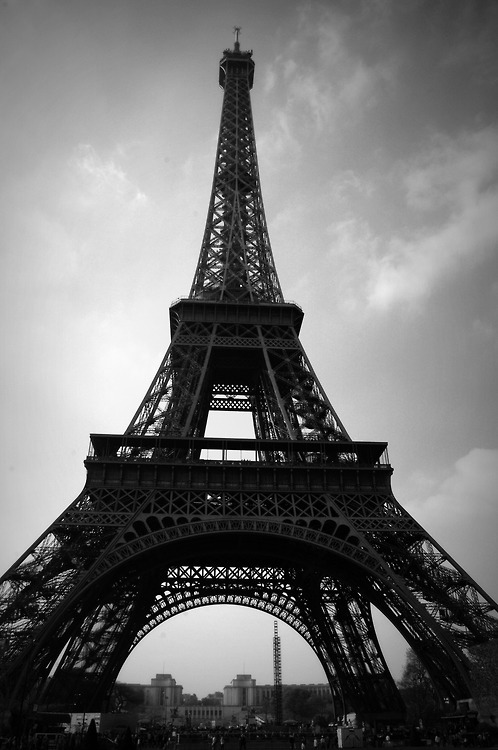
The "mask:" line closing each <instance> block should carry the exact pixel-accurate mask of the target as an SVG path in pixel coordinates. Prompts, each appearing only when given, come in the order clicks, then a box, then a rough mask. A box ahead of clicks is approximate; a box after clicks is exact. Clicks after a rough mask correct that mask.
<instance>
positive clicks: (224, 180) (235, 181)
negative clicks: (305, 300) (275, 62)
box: [190, 26, 283, 302]
mask: <svg viewBox="0 0 498 750" xmlns="http://www.w3.org/2000/svg"><path fill="white" fill-rule="evenodd" d="M234 32H235V48H234V49H233V50H225V52H224V55H223V58H222V59H221V61H220V77H219V81H220V86H221V87H222V88H223V89H224V91H225V94H224V98H223V108H222V113H221V123H220V132H219V139H218V148H217V152H216V164H215V170H214V179H213V187H212V191H211V200H210V203H209V210H208V216H207V221H206V229H205V231H204V237H203V240H202V247H201V252H200V256H199V262H198V265H197V270H196V273H195V277H194V281H193V284H192V289H191V291H190V296H191V297H194V298H197V299H209V300H218V301H222V300H223V301H238V302H283V295H282V291H281V289H280V284H279V281H278V277H277V272H276V269H275V264H274V261H273V255H272V251H271V247H270V239H269V237H268V230H267V226H266V218H265V213H264V208H263V199H262V196H261V185H260V181H259V171H258V162H257V157H256V142H255V137H254V127H253V120H252V112H251V99H250V93H249V92H250V90H251V88H252V84H253V78H254V62H253V60H252V51H247V52H241V51H240V44H239V32H240V27H239V26H236V27H235V28H234Z"/></svg>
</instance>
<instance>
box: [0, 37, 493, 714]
mask: <svg viewBox="0 0 498 750" xmlns="http://www.w3.org/2000/svg"><path fill="white" fill-rule="evenodd" d="M253 77H254V62H253V60H252V52H247V51H241V49H240V44H239V40H238V30H236V38H235V43H234V48H233V49H228V50H225V52H224V53H223V58H222V60H221V62H220V68H219V83H220V86H221V87H222V89H223V90H224V98H223V105H222V115H221V124H220V131H219V140H218V145H217V151H216V162H215V169H214V179H213V185H212V191H211V199H210V203H209V210H208V216H207V221H206V228H205V232H204V237H203V240H202V246H201V251H200V256H199V260H198V264H197V268H196V270H195V275H194V280H193V284H192V288H191V290H190V294H189V296H188V297H187V298H183V299H180V300H178V301H176V302H174V303H173V304H172V306H171V308H170V321H171V344H170V346H169V348H168V351H167V352H166V355H165V357H164V359H163V361H162V363H161V365H160V367H159V370H158V371H157V374H156V376H155V377H154V379H153V381H152V384H151V386H150V388H149V389H148V391H147V393H146V395H145V398H144V399H143V401H142V403H141V404H140V406H139V408H138V409H137V411H136V414H135V415H134V417H133V419H132V420H131V422H130V424H129V426H128V428H127V429H126V431H125V432H124V433H123V434H122V435H113V434H92V435H91V447H90V452H89V455H88V457H87V459H86V461H85V466H86V469H87V480H86V484H85V487H84V489H83V491H82V492H81V494H80V495H79V496H78V497H77V498H76V500H75V501H74V502H73V503H72V504H71V505H69V507H68V508H67V509H66V510H65V511H64V512H63V513H62V515H61V516H60V517H59V518H57V519H56V520H55V521H54V522H53V524H52V525H51V526H50V527H49V528H48V529H47V530H46V531H45V532H44V533H43V534H42V535H41V536H40V537H39V539H38V540H37V541H35V543H34V544H33V545H32V546H31V547H30V548H29V549H28V550H27V551H26V552H25V553H24V554H23V555H22V557H21V558H20V559H19V560H18V561H17V562H16V563H15V564H14V565H13V566H12V567H11V568H10V570H8V571H7V573H6V574H5V575H4V576H3V578H2V579H1V582H0V584H1V588H0V591H1V594H0V597H1V598H0V643H1V682H0V690H1V693H2V697H3V701H4V703H5V702H6V703H7V704H8V705H9V706H10V707H11V708H13V709H16V708H17V710H21V711H22V710H25V709H26V706H27V704H29V703H34V702H36V703H38V704H39V705H44V706H54V705H58V706H61V705H64V703H66V704H67V705H69V706H74V705H75V703H76V702H77V700H79V701H81V706H82V707H84V708H85V709H86V710H100V709H101V708H102V707H105V706H106V704H107V703H108V701H109V696H110V692H111V690H112V687H113V684H114V682H115V680H116V677H117V675H118V673H119V671H120V669H121V667H122V665H123V663H124V662H125V660H126V658H127V657H128V655H129V654H130V652H131V651H132V650H133V648H134V647H135V646H136V645H137V644H138V643H139V642H140V641H141V639H142V638H144V637H145V636H147V634H148V633H150V632H151V631H152V630H153V629H154V628H155V627H156V626H158V625H159V624H161V623H164V622H166V621H167V620H168V619H169V618H171V617H174V616H175V615H177V614H179V613H181V612H186V611H188V610H191V609H194V608H197V607H202V606H204V605H210V604H238V605H245V606H248V607H253V608H257V609H259V610H262V611H264V612H267V613H269V614H271V615H272V616H274V617H275V618H277V619H280V620H282V621H284V622H286V623H287V624H288V625H290V626H291V627H292V628H294V629H295V630H296V631H297V632H298V633H299V634H300V635H301V636H302V637H303V638H304V639H305V640H306V641H307V642H308V644H309V645H310V646H311V648H312V649H313V651H314V653H315V654H316V655H317V657H318V659H319V660H320V662H321V665H322V666H323V669H324V672H325V675H326V678H327V680H328V682H329V684H330V687H331V690H332V694H333V698H334V701H335V705H336V708H337V712H338V713H339V714H343V713H344V712H345V711H348V710H353V711H356V712H357V713H358V714H359V715H360V716H361V717H363V718H364V719H365V720H373V719H382V718H384V719H388V720H391V721H392V720H395V719H396V718H401V717H402V715H403V712H404V707H403V703H402V701H401V698H400V695H399V693H398V690H397V687H396V684H395V682H394V679H393V677H392V675H391V673H390V671H389V669H388V666H387V664H386V660H385V657H384V655H383V653H382V650H381V648H380V645H379V641H378V637H377V634H376V630H375V627H374V622H373V618H372V607H375V608H377V609H378V610H379V611H380V612H381V613H383V614H384V615H385V616H386V617H387V618H388V619H389V620H390V621H391V622H392V623H393V624H394V625H395V627H396V628H397V629H398V631H399V632H400V633H401V634H402V636H404V638H405V639H406V642H407V643H408V644H409V646H410V647H411V648H413V649H414V651H415V652H416V654H417V655H418V656H419V657H420V659H421V661H422V662H423V664H424V665H425V667H426V668H427V671H428V672H429V675H430V677H431V678H432V681H433V683H434V686H435V689H436V691H437V694H438V695H439V698H440V699H441V702H443V701H445V700H446V701H448V700H449V701H450V702H452V703H454V701H456V700H457V699H459V698H462V697H467V696H468V695H469V694H470V693H471V689H470V680H469V667H468V661H467V658H466V655H465V651H466V649H467V648H469V647H471V646H472V645H474V644H478V643H481V642H485V641H488V640H489V639H491V638H496V637H498V611H497V605H496V603H495V602H494V601H493V600H492V599H491V598H490V597H489V596H488V595H487V594H486V593H485V592H484V591H483V590H482V589H481V588H480V587H479V586H478V585H477V583H475V582H474V581H473V580H472V579H471V578H470V577H469V576H468V575H467V574H466V572H465V571H464V570H462V568H461V567H460V566H459V565H458V564H457V563H456V561H455V560H453V559H452V558H451V557H450V556H449V555H448V554H447V553H446V552H445V551H444V550H443V549H442V547H441V546H440V545H439V544H438V543H437V542H436V541H435V540H434V539H433V538H432V537H431V536H430V535H429V534H428V533H427V532H426V531H425V530H424V529H423V528H422V527H421V526H420V525H419V524H418V523H417V522H416V521H415V520H414V519H413V518H412V517H411V516H410V515H409V514H408V513H407V512H406V511H405V510H404V509H403V507H402V506H401V505H399V503H398V502H397V501H396V499H395V498H394V496H393V494H392V491H391V474H392V469H391V466H390V464H389V461H388V456H387V444H386V443H382V442H356V441H354V440H353V439H352V438H351V437H350V436H349V435H348V433H347V431H346V429H345V427H344V425H343V424H342V422H341V421H340V419H339V417H338V415H337V414H336V412H335V410H334V408H333V406H332V404H331V402H330V401H329V399H328V398H327V395H326V393H325V391H324V389H323V388H322V386H321V384H320V382H319V380H318V378H317V376H316V375H315V372H314V371H313V368H312V366H311V363H310V361H309V359H308V357H307V356H306V353H305V351H304V349H303V346H302V344H301V342H300V339H299V332H300V328H301V323H302V320H303V312H302V310H301V309H300V308H299V307H298V306H297V305H296V304H294V303H291V302H286V301H285V300H284V297H283V294H282V291H281V288H280V283H279V280H278V276H277V272H276V269H275V264H274V260H273V255H272V251H271V247H270V241H269V236H268V230H267V225H266V219H265V214H264V209H263V201H262V196H261V188H260V179H259V173H258V164H257V158H256V144H255V137H254V129H253V120H252V112H251V100H250V91H251V89H252V86H253ZM217 411H228V412H248V413H250V414H251V415H252V420H253V424H254V437H253V438H231V439H228V438H227V439H225V438H214V437H208V436H206V424H207V419H208V415H209V414H210V413H212V412H217ZM77 696H79V697H78V698H77Z"/></svg>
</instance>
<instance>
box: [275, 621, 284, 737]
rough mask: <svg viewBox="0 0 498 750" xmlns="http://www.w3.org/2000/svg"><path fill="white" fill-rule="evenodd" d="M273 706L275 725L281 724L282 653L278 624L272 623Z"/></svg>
mask: <svg viewBox="0 0 498 750" xmlns="http://www.w3.org/2000/svg"><path fill="white" fill-rule="evenodd" d="M273 704H274V711H275V723H276V724H279V725H280V724H281V723H282V719H283V717H282V653H281V649H280V636H279V634H278V622H277V620H275V622H274V623H273Z"/></svg>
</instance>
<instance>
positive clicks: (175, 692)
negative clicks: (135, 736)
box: [144, 674, 183, 724]
mask: <svg viewBox="0 0 498 750" xmlns="http://www.w3.org/2000/svg"><path fill="white" fill-rule="evenodd" d="M182 703H183V687H182V685H177V684H176V680H175V679H173V677H172V676H171V675H170V674H156V676H155V677H153V678H152V680H151V681H150V685H144V713H145V714H146V716H147V718H148V719H149V720H151V721H154V722H155V723H158V724H168V723H169V722H171V721H172V720H173V719H174V718H175V717H176V716H177V715H178V711H179V709H180V706H181V705H182Z"/></svg>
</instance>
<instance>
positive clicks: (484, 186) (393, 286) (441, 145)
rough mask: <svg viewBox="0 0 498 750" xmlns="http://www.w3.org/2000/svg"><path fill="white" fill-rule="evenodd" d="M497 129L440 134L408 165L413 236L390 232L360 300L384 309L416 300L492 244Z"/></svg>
mask: <svg viewBox="0 0 498 750" xmlns="http://www.w3.org/2000/svg"><path fill="white" fill-rule="evenodd" d="M497 178H498V131H496V130H491V129H488V130H483V131H481V132H479V133H474V134H472V135H464V136H462V137H460V138H458V139H455V140H450V139H449V138H444V139H443V138H441V139H438V140H437V141H436V143H435V144H434V145H433V147H432V148H431V150H430V151H429V152H427V153H424V154H422V155H421V156H420V157H419V158H418V160H417V161H416V162H415V163H412V164H410V165H408V168H407V171H406V175H405V180H404V185H405V190H406V202H407V205H408V207H409V209H410V210H411V211H413V212H418V213H419V215H420V230H419V232H418V233H417V236H416V237H411V238H404V237H401V236H398V237H394V238H392V239H391V240H390V242H389V244H388V250H387V252H386V254H385V255H383V256H382V257H380V258H377V259H376V261H375V263H373V264H371V266H370V278H369V281H368V292H367V295H368V301H369V304H370V306H371V307H373V308H378V309H383V310H386V309H389V308H390V307H392V306H393V305H396V304H400V303H406V304H408V305H412V306H413V305H416V304H417V303H418V302H419V301H421V300H422V299H423V298H425V297H427V296H428V295H430V294H431V293H432V291H433V289H434V288H435V286H437V284H439V282H440V281H441V279H443V278H445V277H447V276H448V275H451V274H455V273H458V272H459V270H460V269H462V268H465V267H468V266H469V265H471V264H474V263H477V262H479V261H480V260H481V259H482V258H484V257H488V256H489V255H490V254H491V253H494V252H495V251H496V246H497V243H498V212H497V210H496V209H497V205H498V187H497Z"/></svg>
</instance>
